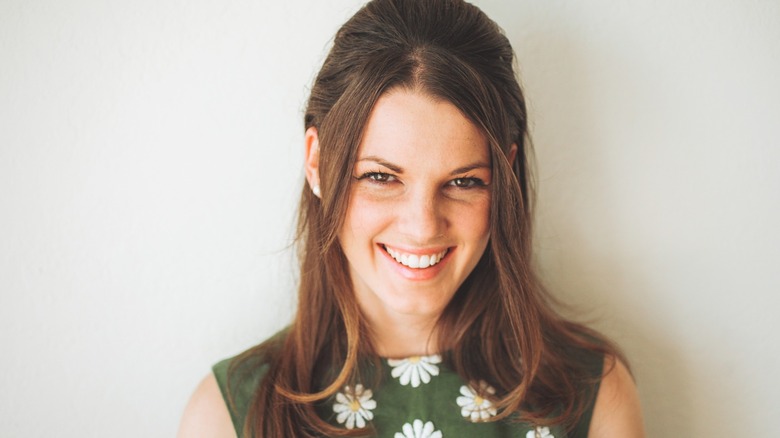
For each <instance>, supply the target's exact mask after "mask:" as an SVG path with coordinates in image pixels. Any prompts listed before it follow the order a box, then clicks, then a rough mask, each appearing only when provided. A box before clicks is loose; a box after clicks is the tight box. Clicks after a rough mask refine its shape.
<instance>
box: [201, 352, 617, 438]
mask: <svg viewBox="0 0 780 438" xmlns="http://www.w3.org/2000/svg"><path fill="white" fill-rule="evenodd" d="M232 360H233V358H230V359H225V360H223V361H221V362H219V363H217V364H216V365H214V367H213V371H214V375H215V377H216V379H217V383H218V384H219V388H220V391H221V392H222V396H223V398H224V399H225V403H226V404H227V406H228V410H229V411H230V416H231V419H232V421H233V426H234V427H235V429H236V434H237V436H238V437H241V436H242V431H243V426H244V420H245V418H246V415H247V409H248V406H249V403H250V402H251V400H252V396H253V395H254V391H255V389H256V388H257V385H258V384H259V383H260V381H261V380H262V378H263V375H264V374H265V373H266V371H267V369H268V365H267V364H265V365H261V366H258V367H256V368H255V369H254V370H251V372H250V373H249V378H243V379H241V381H240V383H239V384H238V385H236V384H235V383H234V382H233V381H231V386H230V394H231V396H232V403H230V402H228V399H227V394H228V383H227V372H228V368H229V366H230V363H231V361H232ZM577 360H584V361H585V362H584V363H585V364H586V366H587V369H588V370H589V372H590V373H591V375H592V376H593V377H596V378H598V377H599V376H601V372H602V367H603V355H601V354H597V353H590V354H589V355H588V356H587V357H578V358H577ZM379 372H380V373H382V376H381V379H379V382H380V383H379V386H378V387H375V388H372V387H370V385H372V384H374V382H375V381H376V379H371V380H370V381H369V382H364V383H365V384H356V385H355V386H354V387H351V386H346V387H344V388H342V390H341V391H339V392H338V393H337V394H336V395H335V396H333V397H331V398H330V399H329V400H326V401H325V402H323V403H324V407H323V409H322V410H321V412H323V413H325V415H324V416H323V418H324V419H325V420H327V421H329V422H330V423H332V424H334V425H336V426H340V427H344V428H347V429H354V428H363V427H367V426H369V425H370V426H372V427H373V429H374V430H375V431H376V436H377V437H380V438H385V437H387V438H454V437H479V438H490V437H520V438H585V437H587V435H588V428H589V426H590V419H591V416H592V414H593V404H594V402H595V396H596V394H597V393H598V383H596V384H595V385H591V386H590V387H588V388H583V391H586V394H588V398H589V403H588V407H587V410H586V411H585V413H584V414H583V416H582V418H581V419H580V420H579V422H578V423H577V425H576V426H575V427H574V429H573V430H572V431H570V432H569V433H568V434H567V432H566V430H565V428H564V427H562V426H549V427H547V426H535V425H532V424H527V423H519V422H509V421H498V422H485V420H488V419H490V418H491V417H492V416H494V415H496V413H497V412H496V409H495V408H494V407H493V406H492V405H491V403H490V401H489V400H487V399H485V398H483V397H481V396H480V395H481V394H482V395H484V394H486V393H492V392H493V391H494V389H493V388H492V387H491V386H490V385H488V384H487V383H486V382H484V381H480V382H472V383H467V382H464V381H463V380H462V379H461V377H460V376H459V375H458V374H457V373H455V372H454V371H452V370H451V369H449V368H448V367H447V366H445V365H444V364H443V362H442V358H441V357H440V356H438V355H433V356H413V357H409V358H406V359H381V369H380V370H379ZM365 374H366V375H369V374H371V372H370V371H369V372H368V373H365Z"/></svg>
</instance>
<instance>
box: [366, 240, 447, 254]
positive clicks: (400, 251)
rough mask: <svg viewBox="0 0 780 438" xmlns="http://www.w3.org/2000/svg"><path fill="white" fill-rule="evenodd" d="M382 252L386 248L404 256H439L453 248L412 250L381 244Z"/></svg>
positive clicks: (436, 247) (439, 247)
mask: <svg viewBox="0 0 780 438" xmlns="http://www.w3.org/2000/svg"><path fill="white" fill-rule="evenodd" d="M378 245H379V246H380V247H381V248H382V250H385V248H390V249H392V250H394V251H397V252H399V253H403V254H414V255H418V256H424V255H432V254H438V253H440V252H442V251H446V250H448V249H451V248H452V247H449V246H433V247H428V248H410V247H405V246H395V245H388V244H386V243H379V244H378Z"/></svg>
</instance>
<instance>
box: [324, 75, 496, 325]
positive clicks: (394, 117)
mask: <svg viewBox="0 0 780 438" xmlns="http://www.w3.org/2000/svg"><path fill="white" fill-rule="evenodd" d="M490 166H491V163H490V154H489V151H488V143H487V140H486V138H485V136H484V135H483V134H482V132H481V131H480V130H479V129H478V128H477V127H476V126H475V125H474V124H473V123H471V122H470V121H469V120H468V119H467V118H465V117H464V116H463V115H462V114H461V112H460V111H459V110H458V109H457V108H456V107H455V106H454V105H452V104H451V103H449V102H446V101H443V100H440V99H435V98H432V97H430V96H428V95H426V94H422V93H419V92H414V91H409V90H406V89H395V90H392V91H390V92H388V93H386V94H385V95H383V96H382V97H381V98H380V99H379V100H378V101H377V103H376V105H375V107H374V109H373V111H372V113H371V116H370V118H369V120H368V123H367V126H366V130H365V134H364V136H363V140H362V143H361V144H360V147H359V149H358V156H357V162H356V164H355V167H354V169H353V178H354V180H353V184H352V189H351V193H350V198H349V206H348V208H347V214H346V220H345V222H344V225H343V228H342V229H341V231H340V234H339V242H340V243H341V246H342V248H343V250H344V253H345V255H346V257H347V260H348V261H349V267H350V275H351V277H352V282H353V285H354V288H355V293H356V294H357V299H358V302H359V304H360V306H361V308H362V309H363V311H364V312H366V314H367V316H368V317H369V319H370V320H374V319H376V318H384V317H388V316H399V315H419V316H430V317H436V316H438V315H439V314H440V313H441V312H442V311H443V309H444V307H445V306H446V305H447V303H448V302H449V301H450V299H452V297H453V295H454V294H455V291H457V289H458V287H459V286H460V285H461V284H462V283H463V281H464V280H465V279H466V277H467V276H468V275H469V274H470V273H471V271H472V270H473V269H474V267H475V266H476V264H477V262H478V261H479V259H480V257H481V256H482V254H483V253H484V251H485V247H486V246H487V242H488V237H489V234H490V229H489V217H488V216H489V212H490V197H491V195H490V193H491V190H490V184H491V183H492V173H491V167H490Z"/></svg>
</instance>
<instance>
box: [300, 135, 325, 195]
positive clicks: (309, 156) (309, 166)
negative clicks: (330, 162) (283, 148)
mask: <svg viewBox="0 0 780 438" xmlns="http://www.w3.org/2000/svg"><path fill="white" fill-rule="evenodd" d="M304 142H305V143H306V158H305V159H306V181H308V182H309V187H310V188H311V191H312V193H314V195H315V196H316V197H318V198H319V197H321V196H322V190H321V189H320V140H319V137H318V136H317V128H315V127H313V126H312V127H310V128H309V129H307V130H306V135H305V137H304Z"/></svg>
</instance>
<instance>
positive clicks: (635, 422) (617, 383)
mask: <svg viewBox="0 0 780 438" xmlns="http://www.w3.org/2000/svg"><path fill="white" fill-rule="evenodd" d="M588 436H597V437H632V438H633V437H637V438H638V437H644V436H645V434H644V426H643V421H642V409H641V407H640V403H639V394H638V393H637V388H636V384H635V383H634V378H633V377H632V376H631V373H630V371H629V370H628V368H627V367H626V365H625V364H624V363H623V362H622V361H621V360H620V359H619V358H616V357H614V356H609V357H607V358H606V360H605V366H604V373H603V376H602V379H601V383H600V385H599V390H598V395H597V397H596V401H595V406H594V408H593V418H592V420H591V424H590V428H589V435H588Z"/></svg>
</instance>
